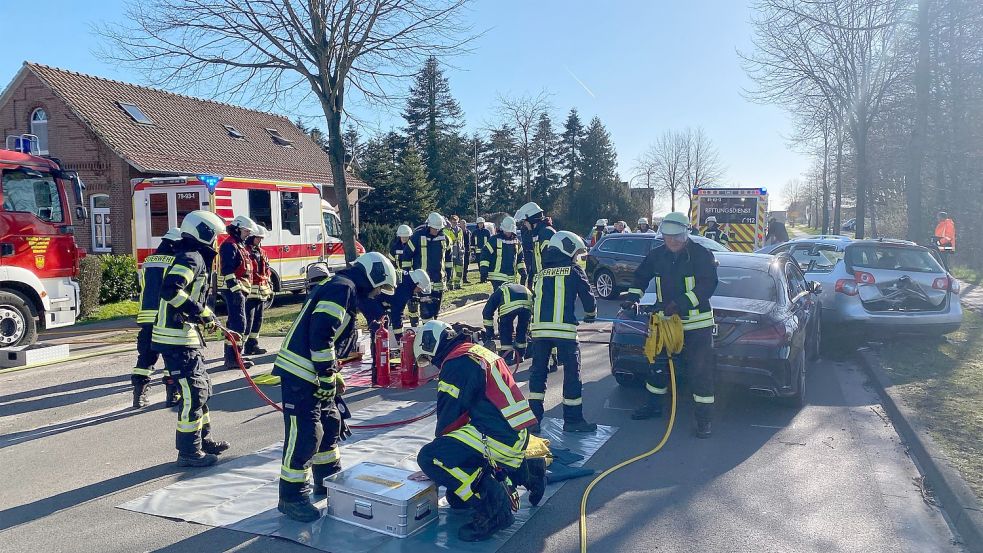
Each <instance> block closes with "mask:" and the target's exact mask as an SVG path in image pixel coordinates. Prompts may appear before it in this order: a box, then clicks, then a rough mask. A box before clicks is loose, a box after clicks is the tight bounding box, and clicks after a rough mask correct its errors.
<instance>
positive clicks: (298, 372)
mask: <svg viewBox="0 0 983 553" xmlns="http://www.w3.org/2000/svg"><path fill="white" fill-rule="evenodd" d="M395 287H396V269H395V268H394V267H393V264H392V262H391V261H389V259H387V258H386V257H385V256H384V255H382V254H381V253H378V252H368V253H365V254H362V255H360V256H359V257H358V258H357V259H355V263H354V264H353V265H352V266H351V267H349V268H346V269H342V270H340V271H338V272H337V273H336V274H335V275H334V276H333V277H331V278H330V279H329V280H327V281H326V282H324V283H323V284H320V285H318V286H317V287H316V288H314V289H312V290H311V292H310V293H309V294H308V299H307V303H305V304H304V307H303V308H302V309H301V310H300V314H299V315H298V317H297V320H295V321H294V324H293V325H292V326H291V327H290V330H289V331H288V332H287V336H286V338H284V339H283V346H281V348H280V353H279V354H278V355H277V358H276V361H275V362H274V363H273V375H274V376H279V377H280V379H281V380H280V386H281V392H282V394H283V396H282V397H283V422H284V425H283V426H284V431H283V434H284V439H283V464H282V465H281V467H280V502H279V504H278V505H277V509H278V510H279V511H280V512H281V513H283V514H285V515H287V516H288V517H290V518H292V519H294V520H298V521H301V522H312V521H314V520H317V519H318V518H320V516H321V513H320V511H318V510H317V508H316V507H314V505H313V504H312V503H311V500H310V498H309V497H308V493H309V489H310V488H309V487H308V484H307V480H308V477H309V476H310V473H311V472H313V473H314V489H313V493H314V494H315V495H324V494H326V493H327V490H326V489H325V487H324V484H323V482H324V478H326V477H328V476H331V475H332V474H334V473H336V472H338V471H339V470H341V455H340V450H339V447H338V440H339V439H343V438H345V437H347V436H345V434H346V431H345V425H344V423H343V422H342V418H341V413H340V412H339V410H338V401H339V398H338V395H339V394H343V393H344V389H345V383H344V381H342V380H341V376H340V375H339V374H338V368H337V365H336V363H335V359H336V355H335V345H336V343H337V342H338V339H339V337H341V336H342V335H344V334H345V333H346V332H348V331H349V328H350V327H352V326H354V325H355V315H356V309H357V305H358V301H359V299H360V298H369V297H375V296H377V295H379V294H380V293H384V294H392V293H393V290H394V289H395ZM312 468H313V471H312V470H311V469H312Z"/></svg>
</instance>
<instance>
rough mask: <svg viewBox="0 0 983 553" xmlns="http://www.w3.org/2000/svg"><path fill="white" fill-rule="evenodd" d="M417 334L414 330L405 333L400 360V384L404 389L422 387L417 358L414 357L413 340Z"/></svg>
mask: <svg viewBox="0 0 983 553" xmlns="http://www.w3.org/2000/svg"><path fill="white" fill-rule="evenodd" d="M414 339H416V333H415V332H413V329H411V328H410V329H406V330H405V331H403V354H402V356H401V357H400V358H399V367H400V384H402V386H403V387H404V388H416V387H417V386H419V385H420V374H419V371H418V370H417V367H416V358H415V357H414V355H413V340H414Z"/></svg>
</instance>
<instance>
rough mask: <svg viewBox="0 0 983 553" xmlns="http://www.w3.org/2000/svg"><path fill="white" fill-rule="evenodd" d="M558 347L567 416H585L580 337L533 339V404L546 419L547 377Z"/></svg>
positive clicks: (531, 405)
mask: <svg viewBox="0 0 983 553" xmlns="http://www.w3.org/2000/svg"><path fill="white" fill-rule="evenodd" d="M554 349H555V350H556V356H557V361H558V363H559V364H560V365H562V366H563V420H565V421H579V420H583V418H584V414H583V413H584V411H583V404H584V399H583V397H581V393H582V391H583V383H582V382H581V381H580V344H579V343H578V342H577V341H576V340H566V339H561V338H536V339H535V340H533V342H532V367H531V368H530V369H529V396H528V397H527V398H526V399H528V400H529V406H530V407H531V408H532V410H533V412H534V413H535V414H536V418H537V419H539V420H543V411H544V409H543V400H544V399H545V398H546V377H547V375H548V374H549V364H550V356H551V354H552V353H553V350H554Z"/></svg>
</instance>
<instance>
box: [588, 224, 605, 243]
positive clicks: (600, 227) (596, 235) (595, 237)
mask: <svg viewBox="0 0 983 553" xmlns="http://www.w3.org/2000/svg"><path fill="white" fill-rule="evenodd" d="M606 228H608V220H607V219H598V220H597V222H596V223H594V230H592V231H590V236H589V237H587V246H588V247H590V248H593V247H594V245H595V244H597V243H598V242H600V240H601V237H603V236H604V230H605V229H606Z"/></svg>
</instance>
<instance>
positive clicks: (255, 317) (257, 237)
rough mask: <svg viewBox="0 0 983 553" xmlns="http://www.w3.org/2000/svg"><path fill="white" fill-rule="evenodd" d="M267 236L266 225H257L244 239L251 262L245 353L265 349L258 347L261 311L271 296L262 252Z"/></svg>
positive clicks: (254, 353)
mask: <svg viewBox="0 0 983 553" xmlns="http://www.w3.org/2000/svg"><path fill="white" fill-rule="evenodd" d="M266 236H267V230H266V227H264V226H262V225H257V231H256V234H254V235H252V236H250V237H249V238H247V239H246V246H247V247H248V248H249V262H250V263H251V264H252V268H251V269H252V270H251V273H252V285H251V286H250V287H249V296H248V297H247V298H246V332H248V335H247V336H246V344H245V347H244V348H243V352H244V353H245V354H246V355H263V354H265V353H266V350H265V349H263V348H261V347H259V331H260V329H261V328H263V311H264V310H265V309H266V302H268V301H269V300H270V298H272V297H273V288H272V287H271V286H270V274H271V273H270V258H269V257H267V256H266V253H265V252H263V239H264V238H266Z"/></svg>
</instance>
